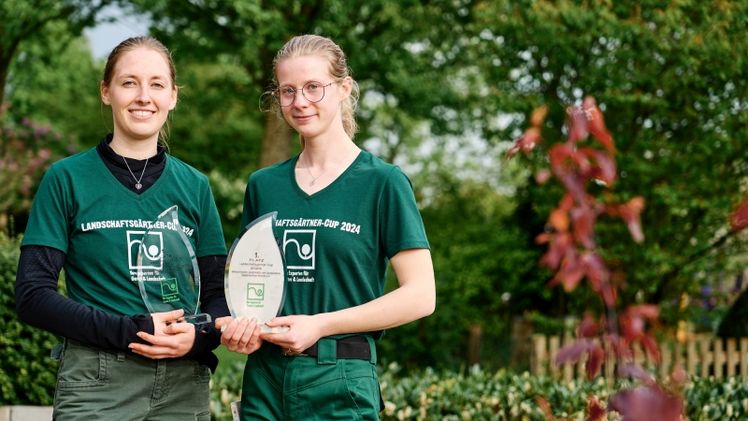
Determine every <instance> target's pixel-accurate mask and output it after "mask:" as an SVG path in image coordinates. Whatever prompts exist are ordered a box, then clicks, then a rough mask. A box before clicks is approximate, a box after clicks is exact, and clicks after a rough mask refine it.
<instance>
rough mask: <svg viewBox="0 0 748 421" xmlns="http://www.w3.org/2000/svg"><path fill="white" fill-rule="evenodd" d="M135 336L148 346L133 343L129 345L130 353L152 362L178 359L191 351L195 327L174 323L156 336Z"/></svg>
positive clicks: (141, 334) (141, 333)
mask: <svg viewBox="0 0 748 421" xmlns="http://www.w3.org/2000/svg"><path fill="white" fill-rule="evenodd" d="M137 335H138V337H139V338H140V339H143V340H144V341H146V342H148V343H150V345H147V344H141V343H137V342H133V343H131V344H130V345H129V348H130V349H131V350H132V352H134V353H136V354H138V355H142V356H144V357H146V358H151V359H154V360H158V359H162V358H178V357H182V356H184V355H186V354H187V353H188V352H190V349H192V345H193V344H194V343H195V325H193V324H192V323H187V322H174V323H171V324H169V325H168V326H166V327H165V328H164V329H163V330H162V331H161V332H160V333H158V334H156V335H151V334H150V333H146V332H138V333H137Z"/></svg>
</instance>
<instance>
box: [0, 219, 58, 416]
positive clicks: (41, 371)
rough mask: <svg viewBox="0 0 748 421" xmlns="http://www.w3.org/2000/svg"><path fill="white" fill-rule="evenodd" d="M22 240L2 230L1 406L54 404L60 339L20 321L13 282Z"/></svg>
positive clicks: (0, 295) (0, 283)
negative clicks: (55, 356)
mask: <svg viewBox="0 0 748 421" xmlns="http://www.w3.org/2000/svg"><path fill="white" fill-rule="evenodd" d="M19 245H20V239H10V238H8V237H7V236H6V235H5V234H3V233H1V232H0V332H2V333H0V392H1V393H0V406H2V405H24V404H25V405H51V404H52V399H53V397H54V385H55V377H56V373H57V362H56V361H55V360H53V359H52V358H51V357H50V353H51V351H52V348H54V346H55V345H56V344H58V343H59V342H60V340H59V339H58V338H57V337H55V336H54V335H51V334H49V333H47V332H45V331H42V330H39V329H36V328H33V327H30V326H28V325H27V324H25V323H22V322H21V321H19V320H18V317H17V316H16V310H15V299H14V297H15V293H14V288H13V285H14V284H15V280H16V267H17V265H18V255H19Z"/></svg>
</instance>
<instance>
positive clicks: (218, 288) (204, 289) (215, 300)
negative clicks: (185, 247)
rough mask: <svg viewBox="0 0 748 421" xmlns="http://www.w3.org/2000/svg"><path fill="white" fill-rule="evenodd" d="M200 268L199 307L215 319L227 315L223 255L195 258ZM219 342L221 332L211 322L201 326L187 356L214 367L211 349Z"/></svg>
mask: <svg viewBox="0 0 748 421" xmlns="http://www.w3.org/2000/svg"><path fill="white" fill-rule="evenodd" d="M197 264H198V266H199V268H200V309H201V311H202V312H204V313H208V314H210V316H211V318H212V319H213V321H214V322H215V320H216V319H217V318H219V317H223V316H228V315H230V313H229V308H228V305H227V304H226V296H225V295H224V291H223V276H224V271H225V267H226V256H225V255H214V256H203V257H200V258H198V259H197ZM220 343H221V332H219V331H218V329H216V328H215V325H214V324H213V323H210V324H208V325H205V326H203V327H202V328H201V329H198V330H197V331H196V332H195V344H194V345H193V346H192V349H191V350H190V352H189V353H187V357H192V358H195V359H197V360H199V361H201V362H204V363H205V364H207V365H208V366H210V367H212V368H215V364H217V360H215V361H214V359H215V356H214V355H213V354H212V352H211V351H212V350H214V349H215V348H217V347H218V345H220Z"/></svg>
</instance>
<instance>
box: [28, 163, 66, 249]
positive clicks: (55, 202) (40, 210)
mask: <svg viewBox="0 0 748 421" xmlns="http://www.w3.org/2000/svg"><path fill="white" fill-rule="evenodd" d="M65 185H66V181H65V177H64V176H63V174H62V173H61V172H59V171H58V170H57V167H56V166H55V165H52V166H51V167H50V168H49V169H48V170H47V172H46V173H45V174H44V177H42V181H41V183H40V184H39V189H38V190H37V192H36V196H35V197H34V202H33V204H32V206H31V213H30V214H29V221H28V224H27V226H26V230H25V232H24V236H23V241H22V243H21V245H22V246H26V245H38V246H47V247H53V248H56V249H58V250H61V251H62V252H64V253H67V251H68V232H69V227H68V225H69V223H70V222H69V215H70V209H69V208H70V199H69V197H68V194H66V192H67V191H68V189H66V188H65Z"/></svg>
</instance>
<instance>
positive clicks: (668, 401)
mask: <svg viewBox="0 0 748 421" xmlns="http://www.w3.org/2000/svg"><path fill="white" fill-rule="evenodd" d="M608 410H609V411H611V410H612V411H617V412H618V413H620V414H621V415H622V416H623V419H624V420H625V421H650V420H657V421H680V420H682V419H683V400H682V399H681V398H680V397H679V396H675V395H672V394H669V393H667V392H665V391H664V390H662V388H660V387H658V386H656V385H648V386H640V387H637V388H636V389H633V390H624V391H621V392H618V393H616V394H615V395H613V396H611V397H610V399H609V401H608Z"/></svg>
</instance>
